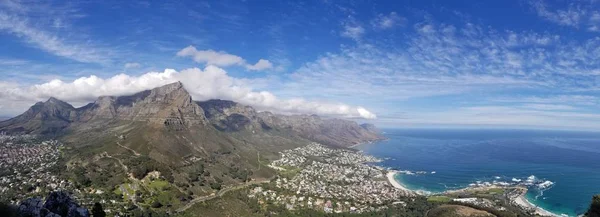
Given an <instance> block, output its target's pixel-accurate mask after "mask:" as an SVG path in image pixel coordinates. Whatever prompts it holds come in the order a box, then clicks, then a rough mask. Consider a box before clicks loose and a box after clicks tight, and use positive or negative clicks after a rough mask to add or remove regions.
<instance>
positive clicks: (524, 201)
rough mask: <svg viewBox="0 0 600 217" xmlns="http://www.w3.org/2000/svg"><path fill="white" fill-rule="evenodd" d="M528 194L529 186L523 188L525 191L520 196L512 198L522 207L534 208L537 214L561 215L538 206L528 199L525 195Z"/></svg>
mask: <svg viewBox="0 0 600 217" xmlns="http://www.w3.org/2000/svg"><path fill="white" fill-rule="evenodd" d="M526 194H527V188H523V192H522V193H521V194H520V195H519V196H518V197H515V198H513V199H512V201H513V202H514V203H516V204H517V205H519V206H521V207H522V208H525V209H529V210H533V211H534V213H535V214H537V215H541V216H560V215H558V214H556V213H553V212H550V211H548V210H545V209H543V208H541V207H539V206H536V205H535V204H533V203H532V202H531V201H529V200H527V198H526V197H525V195H526Z"/></svg>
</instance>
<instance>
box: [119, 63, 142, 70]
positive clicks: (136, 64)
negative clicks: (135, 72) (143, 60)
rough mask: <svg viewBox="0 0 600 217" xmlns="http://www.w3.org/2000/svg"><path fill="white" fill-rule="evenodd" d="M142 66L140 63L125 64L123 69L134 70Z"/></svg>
mask: <svg viewBox="0 0 600 217" xmlns="http://www.w3.org/2000/svg"><path fill="white" fill-rule="evenodd" d="M141 66H142V64H140V63H136V62H131V63H125V65H124V66H123V67H125V69H133V68H139V67H141Z"/></svg>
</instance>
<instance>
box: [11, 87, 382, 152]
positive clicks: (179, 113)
mask: <svg viewBox="0 0 600 217" xmlns="http://www.w3.org/2000/svg"><path fill="white" fill-rule="evenodd" d="M102 121H146V122H148V123H150V125H151V126H154V127H163V126H166V127H170V128H173V129H177V130H182V129H183V128H186V127H189V126H191V125H199V126H206V125H212V126H213V127H214V128H216V129H217V130H219V131H224V132H239V131H243V130H249V131H254V132H256V131H257V130H260V131H268V130H273V129H277V130H279V131H287V132H288V133H293V134H295V135H297V136H300V137H303V138H306V139H309V140H314V141H317V142H321V143H324V144H327V145H333V146H340V147H344V146H351V145H354V144H357V143H362V142H367V141H372V140H378V139H382V137H381V136H380V135H379V134H378V132H377V131H376V130H374V129H375V128H374V125H372V124H370V125H368V126H369V127H364V126H363V125H364V124H363V125H358V124H357V123H356V122H354V121H348V120H342V119H336V118H322V117H320V116H317V115H279V114H274V113H271V112H264V111H263V112H258V111H256V110H255V109H254V108H252V107H251V106H247V105H242V104H239V103H237V102H233V101H229V100H221V99H212V100H207V101H194V100H193V99H192V97H191V95H190V94H189V92H188V91H187V90H185V88H184V86H183V84H182V83H181V82H175V83H171V84H167V85H164V86H160V87H157V88H154V89H150V90H144V91H141V92H138V93H135V94H132V95H128V96H100V97H98V98H97V99H96V100H95V101H94V102H92V103H89V104H87V105H85V106H82V107H79V108H75V107H73V106H72V105H70V104H68V103H66V102H64V101H61V100H59V99H57V98H54V97H50V98H49V99H48V100H47V101H45V102H38V103H36V104H35V105H33V106H32V107H31V108H29V109H28V110H27V111H26V112H25V113H23V114H21V115H19V116H17V117H14V118H11V119H8V120H5V121H0V132H2V131H3V132H9V133H16V132H22V133H35V134H48V135H59V134H61V133H62V131H63V130H65V129H67V128H69V127H70V126H79V125H82V124H83V123H88V122H102ZM365 126H366V125H365Z"/></svg>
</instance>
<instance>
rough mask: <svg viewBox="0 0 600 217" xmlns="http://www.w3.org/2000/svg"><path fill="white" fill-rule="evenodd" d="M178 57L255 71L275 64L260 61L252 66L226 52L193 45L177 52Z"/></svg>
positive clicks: (269, 67)
mask: <svg viewBox="0 0 600 217" xmlns="http://www.w3.org/2000/svg"><path fill="white" fill-rule="evenodd" d="M177 56H180V57H191V58H192V59H193V60H194V61H196V62H198V63H205V64H206V65H215V66H219V67H226V66H233V65H238V66H243V67H245V68H246V69H248V70H254V71H260V70H265V69H271V68H273V64H272V63H271V62H269V61H268V60H264V59H260V60H259V61H258V62H257V63H256V64H254V65H252V64H248V63H247V62H246V60H244V58H242V57H239V56H236V55H233V54H229V53H227V52H224V51H214V50H198V49H196V47H194V46H191V45H190V46H188V47H186V48H183V49H182V50H180V51H179V52H177Z"/></svg>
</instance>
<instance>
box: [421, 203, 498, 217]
mask: <svg viewBox="0 0 600 217" xmlns="http://www.w3.org/2000/svg"><path fill="white" fill-rule="evenodd" d="M475 216H478V217H487V216H490V217H493V216H494V215H493V214H491V213H489V212H486V211H483V210H479V209H475V208H472V207H468V206H461V205H442V206H439V207H436V208H433V209H431V210H429V212H428V213H427V217H475Z"/></svg>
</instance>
